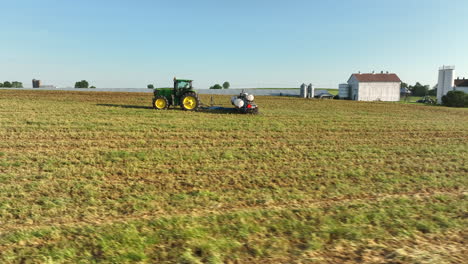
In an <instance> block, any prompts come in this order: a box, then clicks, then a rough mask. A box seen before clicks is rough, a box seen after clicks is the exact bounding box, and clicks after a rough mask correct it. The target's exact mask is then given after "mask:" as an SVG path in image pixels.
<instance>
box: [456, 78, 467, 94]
mask: <svg viewBox="0 0 468 264" xmlns="http://www.w3.org/2000/svg"><path fill="white" fill-rule="evenodd" d="M455 90H457V91H463V92H465V93H468V79H465V78H463V79H460V78H457V79H456V80H455Z"/></svg>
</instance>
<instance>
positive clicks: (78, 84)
mask: <svg viewBox="0 0 468 264" xmlns="http://www.w3.org/2000/svg"><path fill="white" fill-rule="evenodd" d="M75 88H85V89H87V88H90V89H95V88H96V86H91V87H90V86H89V83H88V81H86V80H81V81H79V82H76V83H75Z"/></svg>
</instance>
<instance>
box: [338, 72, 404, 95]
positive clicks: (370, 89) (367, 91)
mask: <svg viewBox="0 0 468 264" xmlns="http://www.w3.org/2000/svg"><path fill="white" fill-rule="evenodd" d="M400 87H401V80H400V78H399V77H398V75H396V74H395V73H388V72H387V73H383V72H382V73H363V74H361V73H355V74H353V75H351V77H350V78H349V80H348V89H349V92H348V93H347V94H348V95H349V96H348V97H349V99H351V100H356V101H387V102H395V101H400ZM340 89H341V86H340ZM343 89H345V87H344V86H343Z"/></svg>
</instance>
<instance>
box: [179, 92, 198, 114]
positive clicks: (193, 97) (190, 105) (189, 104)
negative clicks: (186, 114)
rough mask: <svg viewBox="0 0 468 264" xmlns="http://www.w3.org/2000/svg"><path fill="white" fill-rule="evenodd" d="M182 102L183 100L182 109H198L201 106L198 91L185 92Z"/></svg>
mask: <svg viewBox="0 0 468 264" xmlns="http://www.w3.org/2000/svg"><path fill="white" fill-rule="evenodd" d="M180 102H181V104H180V106H181V107H182V109H184V110H187V111H193V110H197V108H198V107H199V106H200V100H199V99H198V96H197V94H196V93H186V94H184V96H182V98H181V100H180Z"/></svg>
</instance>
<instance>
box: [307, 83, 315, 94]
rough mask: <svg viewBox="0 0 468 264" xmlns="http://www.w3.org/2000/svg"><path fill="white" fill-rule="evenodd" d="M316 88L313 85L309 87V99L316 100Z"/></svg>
mask: <svg viewBox="0 0 468 264" xmlns="http://www.w3.org/2000/svg"><path fill="white" fill-rule="evenodd" d="M314 90H315V86H314V85H313V84H311V83H309V85H308V86H307V98H314V95H315V92H314Z"/></svg>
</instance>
